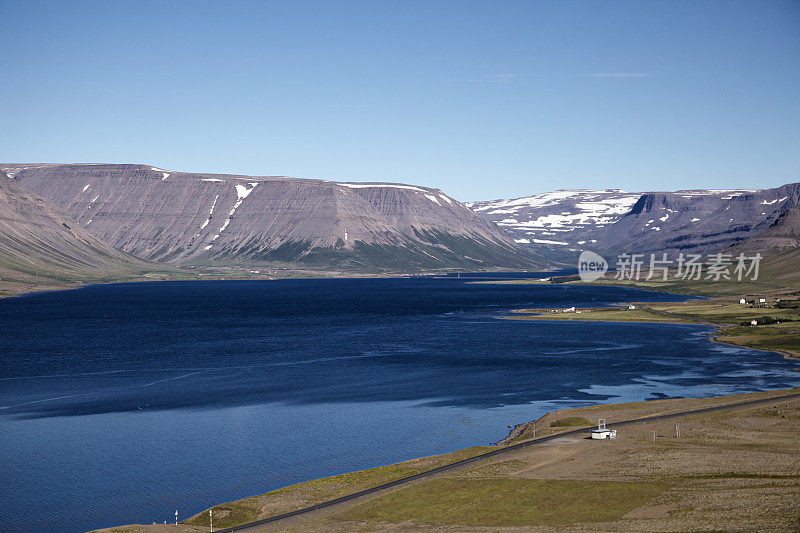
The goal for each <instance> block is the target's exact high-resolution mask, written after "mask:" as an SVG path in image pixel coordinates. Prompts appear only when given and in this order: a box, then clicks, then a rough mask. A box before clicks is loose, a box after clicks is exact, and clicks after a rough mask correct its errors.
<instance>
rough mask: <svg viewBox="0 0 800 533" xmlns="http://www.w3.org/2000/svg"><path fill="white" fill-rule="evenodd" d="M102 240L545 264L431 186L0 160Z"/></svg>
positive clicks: (227, 258) (491, 264) (416, 262)
mask: <svg viewBox="0 0 800 533" xmlns="http://www.w3.org/2000/svg"><path fill="white" fill-rule="evenodd" d="M0 168H2V169H5V170H7V171H8V172H10V173H11V174H12V175H13V177H14V179H15V180H16V181H18V182H19V183H22V184H24V185H25V186H26V187H28V188H30V189H31V190H34V191H36V192H37V193H38V194H40V195H42V196H43V197H45V198H47V199H48V200H49V201H50V202H52V203H53V204H54V205H56V206H57V207H58V208H59V209H60V210H62V211H63V212H65V213H66V214H67V215H69V216H70V217H71V218H72V219H73V220H75V221H76V222H77V223H79V224H80V225H81V227H82V228H83V229H84V230H85V231H87V232H89V233H91V234H92V235H93V236H95V237H96V238H97V239H98V240H99V241H101V242H103V243H105V244H106V245H108V246H111V247H113V248H115V249H118V250H122V251H124V252H126V253H129V254H131V255H133V256H135V257H138V258H141V259H144V260H148V261H156V262H161V263H168V264H175V265H178V264H184V265H185V264H189V263H191V264H261V263H276V262H277V263H298V264H303V265H306V266H312V267H330V266H335V267H337V268H340V267H346V268H350V269H355V270H365V271H369V270H381V269H395V270H409V271H414V270H424V269H452V268H470V269H484V268H512V269H513V268H516V269H519V268H541V267H542V266H543V265H544V263H543V262H542V261H541V260H538V258H537V257H536V255H535V253H531V252H526V251H524V250H522V249H521V248H520V247H519V246H517V245H516V244H515V243H514V242H513V240H512V239H511V238H510V237H508V236H507V235H506V234H505V233H504V232H503V231H502V230H500V229H499V228H498V227H497V226H495V225H494V224H493V223H492V222H490V221H487V220H485V219H483V218H481V217H478V216H477V215H475V213H473V212H472V211H471V210H470V209H468V208H467V207H466V206H464V205H463V204H461V203H460V202H458V201H456V200H454V199H452V198H451V197H449V196H447V195H446V194H445V193H443V192H442V191H441V190H439V189H433V188H429V187H423V186H417V185H407V184H400V183H382V182H371V183H351V182H346V181H328V180H318V179H304V178H287V177H283V176H240V175H232V174H196V173H186V172H180V171H172V170H167V169H162V168H159V167H154V166H150V165H134V164H130V165H114V164H108V165H107V164H67V165H56V164H47V165H45V164H41V165H35V164H27V165H23V164H17V165H0Z"/></svg>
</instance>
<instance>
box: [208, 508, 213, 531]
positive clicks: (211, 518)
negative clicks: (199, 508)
mask: <svg viewBox="0 0 800 533" xmlns="http://www.w3.org/2000/svg"><path fill="white" fill-rule="evenodd" d="M208 523H209V524H210V525H211V533H214V516H213V514H212V511H211V509H209V510H208Z"/></svg>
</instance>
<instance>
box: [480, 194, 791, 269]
mask: <svg viewBox="0 0 800 533" xmlns="http://www.w3.org/2000/svg"><path fill="white" fill-rule="evenodd" d="M799 202H800V184H789V185H784V186H782V187H778V188H775V189H764V190H757V189H747V190H745V189H735V190H734V189H731V190H683V191H676V192H651V193H625V192H623V191H619V190H606V191H587V190H575V191H565V190H562V191H556V192H552V193H545V194H539V195H536V196H529V197H525V198H518V199H514V200H494V201H490V202H474V203H471V204H469V206H470V207H471V208H472V209H473V210H474V211H475V212H476V213H478V214H480V215H481V216H484V217H486V218H488V219H489V220H492V221H495V222H496V223H497V224H498V225H499V226H501V227H502V228H503V229H505V230H506V231H507V232H508V233H509V235H510V236H511V237H512V238H514V240H515V241H516V242H517V243H521V244H523V245H526V246H529V247H532V248H534V249H535V250H536V251H537V252H539V253H541V254H542V255H544V256H545V257H547V258H548V259H550V260H551V261H554V262H562V263H567V264H569V263H571V262H574V261H575V259H576V257H577V254H578V253H579V252H580V251H582V250H585V249H590V250H595V251H599V252H601V253H604V254H605V255H613V254H617V253H623V252H627V253H644V254H649V253H654V252H681V251H682V252H685V253H701V254H707V253H713V252H717V251H720V250H724V249H726V248H728V247H730V246H733V245H736V244H737V243H744V242H750V241H752V242H751V246H750V248H753V249H755V248H758V247H764V246H766V245H767V242H766V241H760V243H759V242H757V241H756V240H754V239H756V238H758V237H761V236H763V237H764V239H768V240H769V243H768V246H769V247H770V248H775V247H780V246H782V247H783V248H784V249H785V248H786V247H791V246H792V245H793V244H792V243H796V242H797V241H796V240H794V237H787V236H786V235H784V234H785V233H786V232H787V228H789V227H792V228H793V227H795V225H794V222H795V218H800V217H798V215H793V214H791V213H792V212H791V209H792V208H793V207H795V206H797V205H798V203H799ZM781 221H783V222H781Z"/></svg>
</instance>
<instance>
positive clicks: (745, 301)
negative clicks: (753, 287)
mask: <svg viewBox="0 0 800 533" xmlns="http://www.w3.org/2000/svg"><path fill="white" fill-rule="evenodd" d="M739 303H740V304H742V305H744V304H746V303H747V300H745V299H744V298H742V299H741V300H739Z"/></svg>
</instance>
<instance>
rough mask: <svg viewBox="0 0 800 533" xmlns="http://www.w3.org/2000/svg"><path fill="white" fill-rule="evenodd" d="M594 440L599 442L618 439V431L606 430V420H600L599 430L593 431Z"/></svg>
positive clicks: (598, 423)
mask: <svg viewBox="0 0 800 533" xmlns="http://www.w3.org/2000/svg"><path fill="white" fill-rule="evenodd" d="M592 438H593V439H597V440H602V439H616V438H617V430H616V429H608V428H606V419H605V418H600V419H598V420H597V429H593V430H592Z"/></svg>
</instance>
